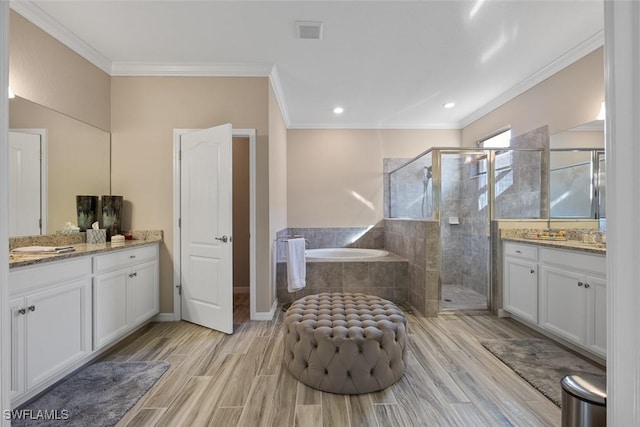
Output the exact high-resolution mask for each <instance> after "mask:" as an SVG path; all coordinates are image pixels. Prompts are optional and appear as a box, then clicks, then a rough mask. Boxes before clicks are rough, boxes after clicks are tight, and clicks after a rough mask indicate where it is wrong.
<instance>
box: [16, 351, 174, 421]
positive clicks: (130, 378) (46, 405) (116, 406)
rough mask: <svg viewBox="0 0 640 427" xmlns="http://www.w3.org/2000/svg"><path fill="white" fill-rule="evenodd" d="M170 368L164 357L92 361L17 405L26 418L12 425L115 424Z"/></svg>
mask: <svg viewBox="0 0 640 427" xmlns="http://www.w3.org/2000/svg"><path fill="white" fill-rule="evenodd" d="M167 369H169V364H168V363H167V362H163V361H153V362H99V363H95V364H93V365H89V366H87V367H86V368H84V369H82V370H81V371H79V372H77V373H75V374H73V375H72V376H71V377H69V378H67V379H66V380H64V381H63V382H61V383H60V384H58V385H56V386H54V387H53V388H52V389H50V390H49V391H47V392H46V393H45V394H43V395H42V396H40V397H39V398H37V399H36V400H34V401H32V402H29V403H27V404H25V405H23V406H21V407H19V408H17V410H18V413H20V414H22V417H23V419H15V418H14V419H13V420H12V422H11V425H12V426H78V427H86V426H96V427H97V426H113V425H115V424H116V423H117V422H118V421H119V420H120V418H122V416H123V415H124V414H126V413H127V411H128V410H129V409H131V407H132V406H133V405H135V404H136V402H137V401H138V400H139V399H140V398H141V397H142V396H143V395H144V394H145V393H146V392H147V390H149V389H150V388H151V386H153V384H154V383H155V382H156V381H157V380H158V379H159V378H160V377H161V376H162V374H164V373H165V372H166V370H167ZM20 411H22V412H20ZM52 418H53V419H52Z"/></svg>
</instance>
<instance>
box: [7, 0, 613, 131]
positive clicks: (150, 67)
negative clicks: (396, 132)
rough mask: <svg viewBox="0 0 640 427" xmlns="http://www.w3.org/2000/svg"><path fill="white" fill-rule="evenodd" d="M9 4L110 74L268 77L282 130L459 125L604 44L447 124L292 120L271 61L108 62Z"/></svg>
mask: <svg viewBox="0 0 640 427" xmlns="http://www.w3.org/2000/svg"><path fill="white" fill-rule="evenodd" d="M10 4H11V8H12V9H14V10H15V11H16V12H18V13H19V14H20V15H22V16H24V17H25V18H26V19H28V20H29V21H31V22H32V23H33V24H34V25H36V26H38V27H39V28H41V29H42V30H44V31H45V32H47V33H48V34H50V35H51V36H52V37H54V38H55V39H57V40H58V41H60V42H61V43H63V44H64V45H65V46H67V47H69V48H70V49H72V50H73V51H75V52H76V53H78V54H79V55H80V56H82V57H83V58H85V59H86V60H88V61H89V62H91V63H92V64H94V65H95V66H96V67H98V68H100V69H101V70H103V71H104V72H106V73H108V74H109V75H111V76H183V77H184V76H199V77H267V76H268V77H269V80H270V82H271V85H272V87H273V89H274V92H275V94H276V99H277V102H278V105H279V106H280V111H281V112H282V117H283V120H284V122H285V126H286V127H287V129H418V130H419V129H462V128H463V127H465V126H468V125H469V124H471V123H473V122H474V121H476V120H478V119H479V118H480V117H482V116H484V115H486V114H487V113H489V112H491V111H493V110H495V109H496V108H498V107H500V106H501V105H503V104H505V103H507V102H508V101H510V100H512V99H513V98H515V97H516V96H518V95H521V94H522V93H524V92H526V91H527V90H529V89H531V88H532V87H534V86H535V85H537V84H539V83H540V82H542V81H543V80H545V79H546V78H548V77H550V76H552V75H553V74H555V73H557V72H558V71H560V70H562V69H563V68H565V67H567V66H568V65H570V64H572V63H574V62H575V61H577V60H578V59H580V58H582V57H584V56H585V55H587V54H589V53H591V52H593V51H594V50H595V49H597V48H599V47H601V46H602V45H603V43H604V33H603V31H599V32H597V33H595V34H594V35H592V36H591V37H589V38H588V39H587V40H585V41H583V42H582V43H580V44H579V45H578V46H576V47H575V48H573V49H571V50H569V51H568V52H567V53H565V54H564V55H562V56H560V57H559V58H557V59H556V60H554V61H553V62H551V63H550V64H548V65H547V66H545V67H543V68H542V69H540V70H539V71H537V72H536V73H534V74H533V75H531V76H529V77H528V78H526V79H524V80H523V81H521V82H520V83H518V84H517V85H515V86H514V87H512V88H511V89H509V90H507V91H506V92H504V93H503V94H502V95H500V96H498V97H496V98H495V99H493V100H492V101H490V102H489V103H487V104H486V105H484V106H483V107H481V108H479V109H478V110H476V111H474V112H473V113H471V114H470V115H468V116H467V117H465V118H464V119H462V120H461V121H460V122H450V123H415V124H406V123H402V124H397V123H377V124H372V123H295V122H291V116H290V114H289V110H288V108H287V103H286V100H285V99H286V98H285V96H284V90H283V88H282V84H281V82H280V77H279V74H278V69H277V64H271V63H259V64H248V63H210V62H204V63H148V62H111V61H110V60H109V59H108V58H106V57H105V56H104V55H102V54H101V53H100V52H98V51H97V50H95V49H94V48H92V47H91V46H89V45H88V44H87V43H85V42H84V41H83V40H81V39H79V38H78V37H77V36H76V35H75V34H73V33H72V32H70V31H69V30H67V29H66V28H64V27H63V26H61V25H60V24H59V23H58V22H57V21H55V20H54V19H53V18H51V17H50V16H49V15H48V14H47V13H46V12H44V11H43V10H42V9H40V8H39V7H38V6H36V5H35V4H34V3H32V2H31V1H29V0H11V2H10Z"/></svg>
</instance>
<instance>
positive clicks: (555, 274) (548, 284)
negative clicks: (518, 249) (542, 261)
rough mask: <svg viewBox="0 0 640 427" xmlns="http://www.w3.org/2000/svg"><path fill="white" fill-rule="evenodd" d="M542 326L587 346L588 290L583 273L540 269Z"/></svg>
mask: <svg viewBox="0 0 640 427" xmlns="http://www.w3.org/2000/svg"><path fill="white" fill-rule="evenodd" d="M540 274H541V280H540V304H541V306H540V316H541V318H540V325H541V326H542V327H543V328H545V329H548V330H549V331H551V332H553V333H555V334H557V335H559V336H561V337H563V338H566V339H568V340H569V341H573V342H574V343H576V344H580V345H584V343H585V334H586V325H585V307H586V300H587V291H586V289H585V288H584V282H585V278H584V275H581V274H578V273H574V272H572V271H566V270H559V269H556V268H552V267H547V266H543V267H541V268H540Z"/></svg>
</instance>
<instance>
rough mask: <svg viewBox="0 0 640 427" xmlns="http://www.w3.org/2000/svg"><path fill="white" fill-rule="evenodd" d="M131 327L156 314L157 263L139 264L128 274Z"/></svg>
mask: <svg viewBox="0 0 640 427" xmlns="http://www.w3.org/2000/svg"><path fill="white" fill-rule="evenodd" d="M129 277H130V279H129V303H130V306H131V325H132V326H134V327H135V326H137V325H139V324H141V323H142V322H144V321H145V320H148V319H150V318H151V317H152V316H155V315H156V314H158V311H159V301H158V263H157V262H156V261H152V262H147V263H145V264H140V265H137V266H135V267H133V268H132V269H131V273H130V274H129Z"/></svg>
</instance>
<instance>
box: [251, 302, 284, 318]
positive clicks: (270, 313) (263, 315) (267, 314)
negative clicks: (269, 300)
mask: <svg viewBox="0 0 640 427" xmlns="http://www.w3.org/2000/svg"><path fill="white" fill-rule="evenodd" d="M277 309H278V301H277V300H275V301H274V302H273V305H272V306H271V310H269V311H266V312H265V311H260V312H256V315H255V317H254V318H253V319H251V320H263V321H267V320H272V319H273V315H274V314H276V310H277Z"/></svg>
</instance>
